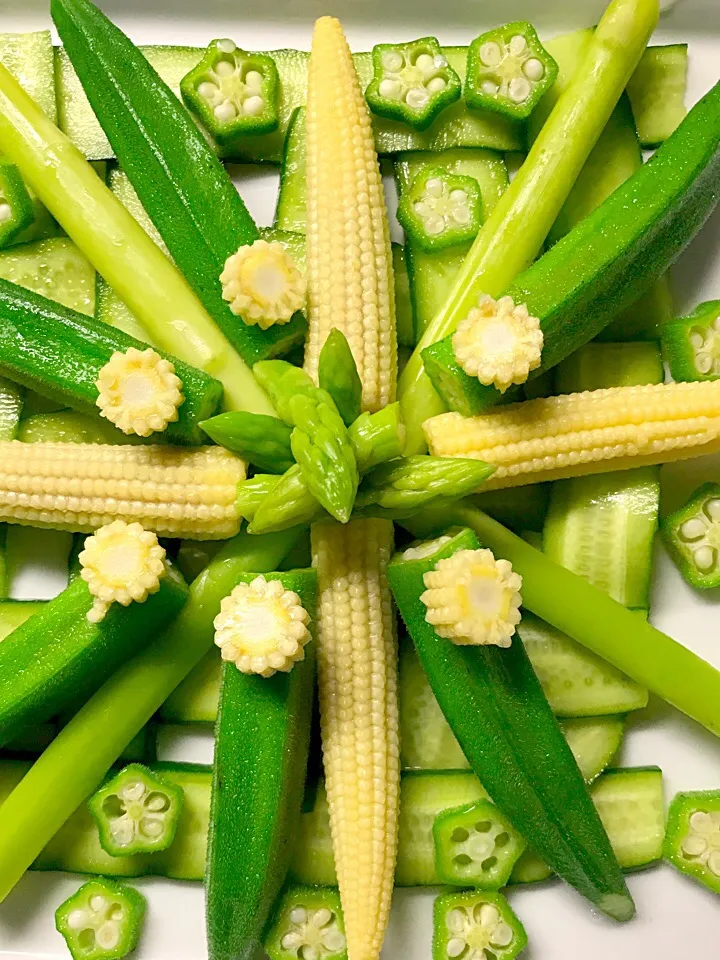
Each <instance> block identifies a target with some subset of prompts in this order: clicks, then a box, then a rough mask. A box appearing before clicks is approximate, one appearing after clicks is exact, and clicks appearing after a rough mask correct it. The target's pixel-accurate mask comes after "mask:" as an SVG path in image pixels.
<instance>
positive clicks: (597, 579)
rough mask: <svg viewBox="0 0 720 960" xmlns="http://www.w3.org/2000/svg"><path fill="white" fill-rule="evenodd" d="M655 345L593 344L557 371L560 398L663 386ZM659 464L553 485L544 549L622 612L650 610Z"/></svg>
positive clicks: (656, 522)
mask: <svg viewBox="0 0 720 960" xmlns="http://www.w3.org/2000/svg"><path fill="white" fill-rule="evenodd" d="M664 379H665V377H664V371H663V366H662V361H661V359H660V352H659V350H658V348H657V345H656V344H654V343H627V344H612V343H590V344H587V345H586V346H584V347H582V348H581V349H580V350H578V352H577V353H574V354H573V355H572V356H571V357H568V359H567V360H565V361H563V363H561V364H560V366H559V367H558V368H557V378H556V387H557V392H558V393H574V392H577V391H581V390H600V389H603V388H605V387H620V386H635V385H639V384H644V383H662V382H663V381H664ZM659 504H660V477H659V469H658V468H657V467H641V468H639V469H637V470H624V471H622V472H621V473H603V474H599V475H597V476H585V477H576V478H575V479H572V480H558V481H557V482H556V483H553V484H552V492H551V494H550V505H549V508H548V514H547V518H546V520H545V527H544V530H543V550H544V551H545V553H546V554H547V555H548V556H549V557H551V558H552V559H553V560H556V561H557V562H558V563H560V564H562V566H564V567H567V568H568V569H569V570H572V571H573V572H574V573H577V574H579V575H580V576H581V577H584V578H585V579H586V580H589V581H590V583H592V584H594V585H595V586H596V587H598V588H599V589H600V590H603V591H604V592H605V593H608V594H610V596H611V597H613V599H615V600H617V601H618V602H619V603H622V604H623V605H624V606H626V607H631V608H645V609H647V607H648V606H649V600H650V597H649V594H650V578H651V575H652V552H653V541H654V539H655V532H656V530H657V524H658V507H659Z"/></svg>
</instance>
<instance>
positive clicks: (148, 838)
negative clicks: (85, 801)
mask: <svg viewBox="0 0 720 960" xmlns="http://www.w3.org/2000/svg"><path fill="white" fill-rule="evenodd" d="M182 804H183V792H182V789H181V788H180V787H178V786H176V785H175V784H173V783H170V782H169V781H167V780H166V779H165V778H164V777H161V776H158V774H157V773H154V772H152V771H150V770H148V769H147V767H144V766H143V765H142V764H140V763H131V764H130V765H129V766H127V767H125V769H124V770H121V771H120V773H119V774H118V775H117V776H116V777H113V779H112V780H110V782H109V783H106V784H105V786H104V787H101V788H100V790H98V792H97V793H96V794H94V795H93V796H92V797H91V798H90V801H89V806H90V813H91V814H92V816H93V819H94V820H95V822H96V823H97V826H98V831H99V833H100V844H101V846H102V848H103V850H105V852H106V853H109V854H110V856H112V857H127V856H131V855H132V854H135V853H155V852H156V851H158V850H167V848H168V847H169V846H170V844H171V843H172V842H173V840H174V839H175V833H176V831H177V824H178V819H179V817H180V811H181V809H182Z"/></svg>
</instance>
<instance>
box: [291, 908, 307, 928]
mask: <svg viewBox="0 0 720 960" xmlns="http://www.w3.org/2000/svg"><path fill="white" fill-rule="evenodd" d="M307 918H308V915H307V910H306V909H305V907H293V909H292V910H291V911H290V919H291V920H292V922H293V923H298V924H299V923H307Z"/></svg>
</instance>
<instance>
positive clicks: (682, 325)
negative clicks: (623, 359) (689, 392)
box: [661, 300, 720, 381]
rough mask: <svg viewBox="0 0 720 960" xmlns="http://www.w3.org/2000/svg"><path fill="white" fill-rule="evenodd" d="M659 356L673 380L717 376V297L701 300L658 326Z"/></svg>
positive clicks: (719, 315) (719, 340)
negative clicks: (696, 305) (695, 305)
mask: <svg viewBox="0 0 720 960" xmlns="http://www.w3.org/2000/svg"><path fill="white" fill-rule="evenodd" d="M661 339H662V352H663V359H664V360H665V361H666V362H667V365H668V367H669V368H670V376H671V377H672V378H673V380H680V381H693V380H717V378H718V377H720V300H710V301H708V302H707V303H701V304H700V305H699V306H698V307H697V308H696V309H695V310H693V312H692V313H691V314H690V315H689V316H687V317H682V318H681V319H679V320H675V321H673V322H672V323H669V324H667V325H666V326H664V327H663V329H662V334H661Z"/></svg>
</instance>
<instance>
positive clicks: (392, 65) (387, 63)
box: [382, 50, 405, 73]
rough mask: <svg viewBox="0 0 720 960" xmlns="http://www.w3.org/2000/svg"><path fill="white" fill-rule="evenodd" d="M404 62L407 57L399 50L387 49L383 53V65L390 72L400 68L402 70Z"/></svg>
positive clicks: (395, 71)
mask: <svg viewBox="0 0 720 960" xmlns="http://www.w3.org/2000/svg"><path fill="white" fill-rule="evenodd" d="M404 64H405V59H404V57H403V55H402V54H401V53H398V52H397V50H387V51H386V52H385V53H384V54H383V55H382V65H383V67H384V68H385V69H386V70H387V71H388V72H389V73H397V71H398V70H402V68H403V66H404Z"/></svg>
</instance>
